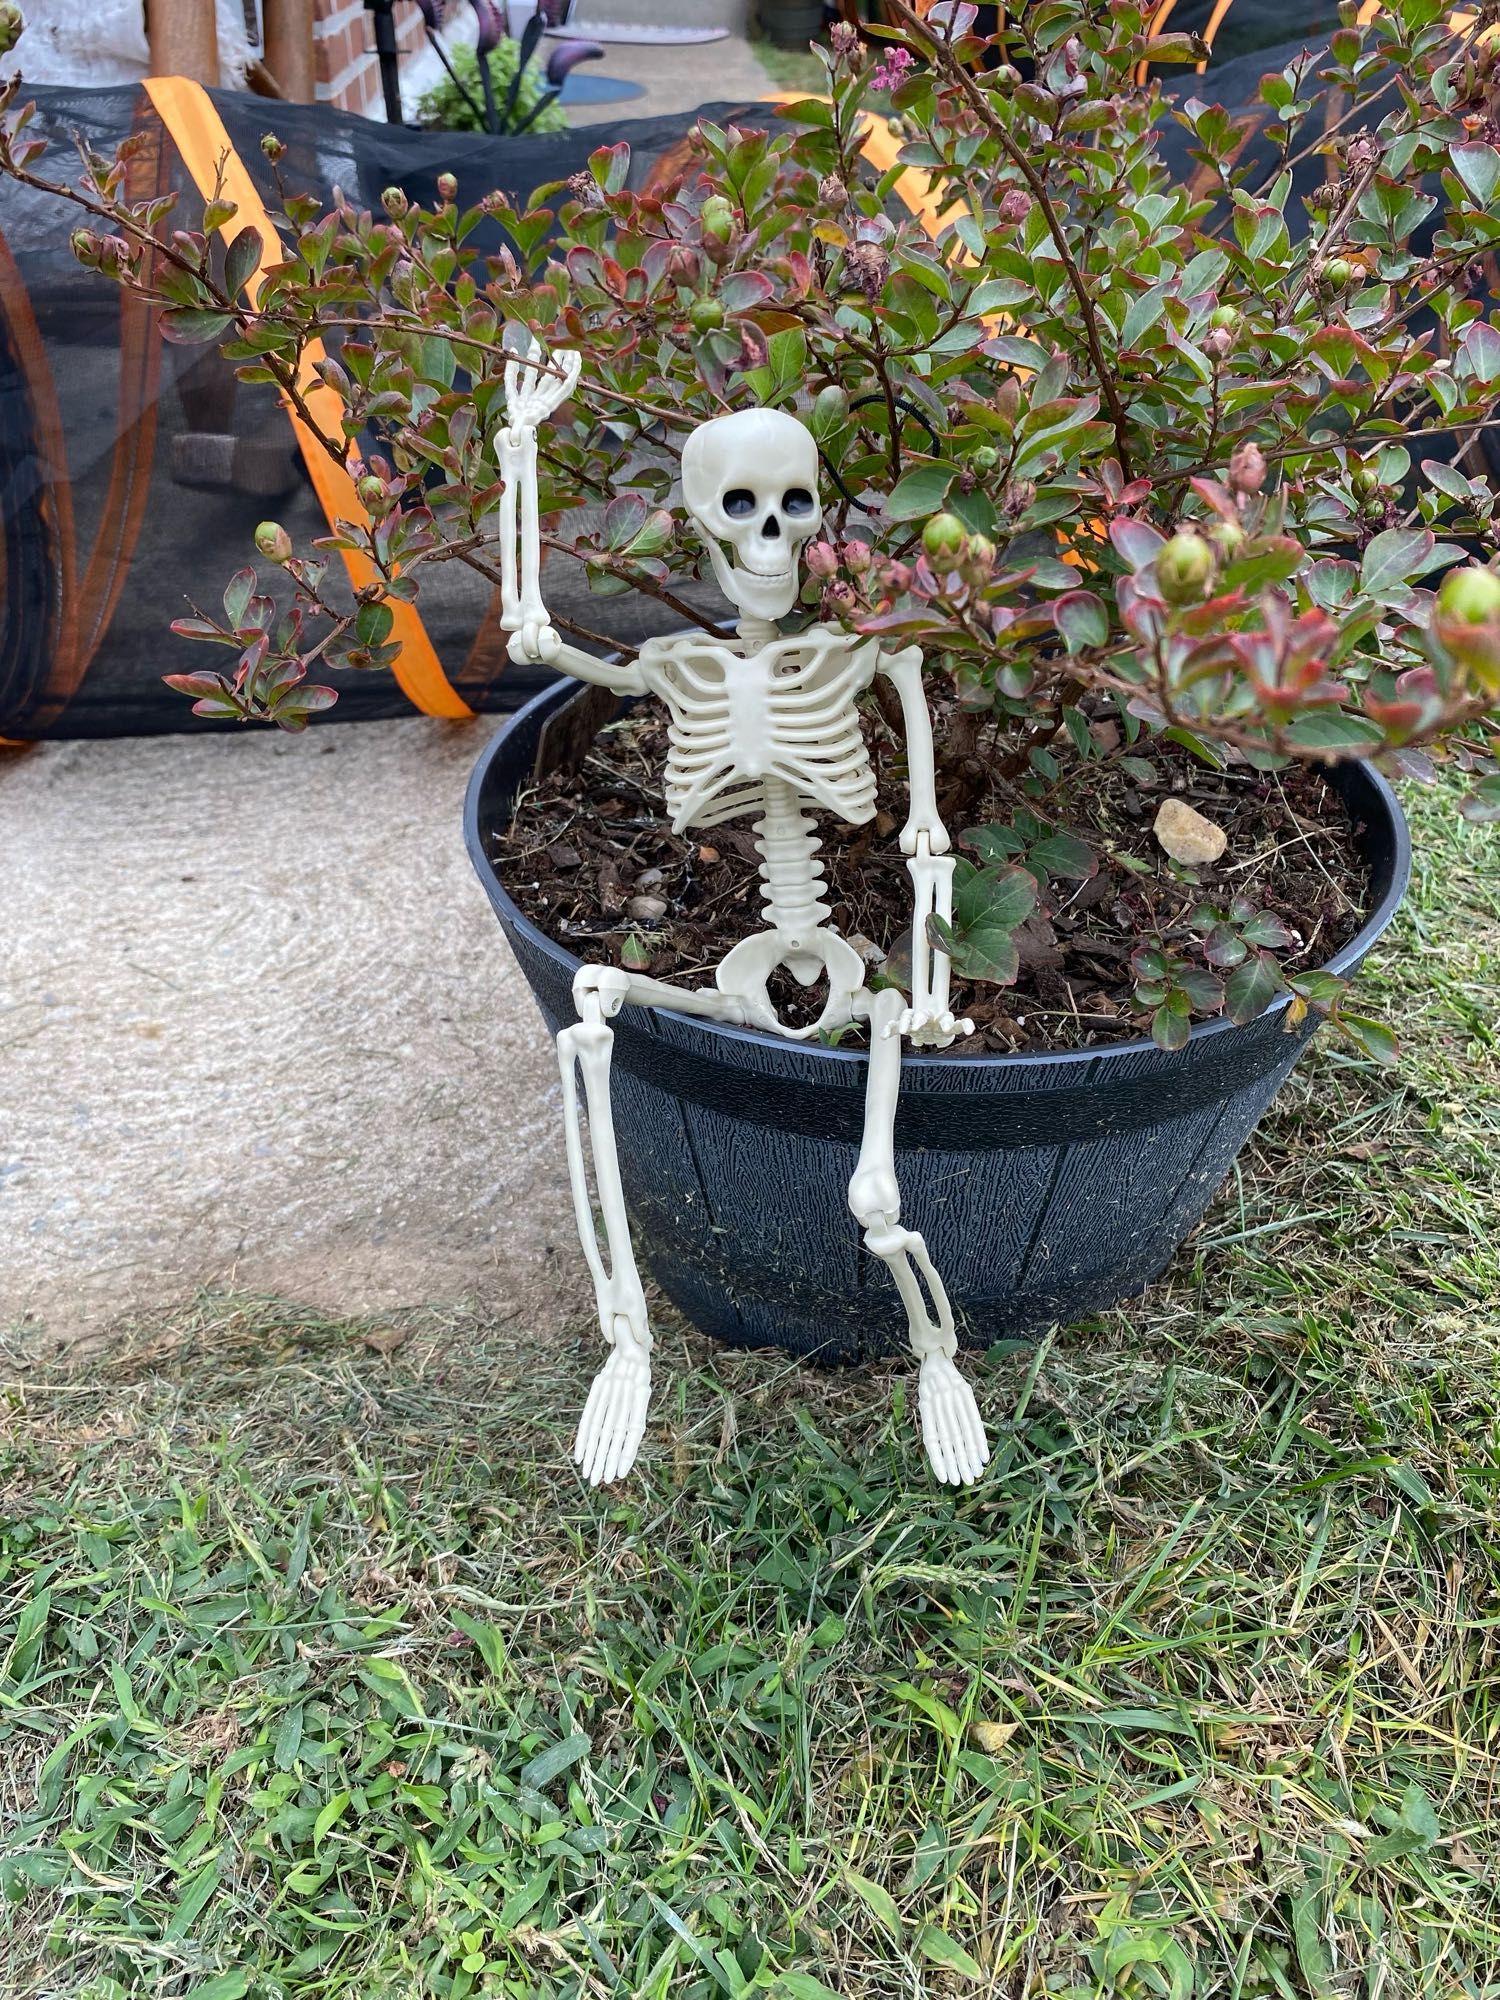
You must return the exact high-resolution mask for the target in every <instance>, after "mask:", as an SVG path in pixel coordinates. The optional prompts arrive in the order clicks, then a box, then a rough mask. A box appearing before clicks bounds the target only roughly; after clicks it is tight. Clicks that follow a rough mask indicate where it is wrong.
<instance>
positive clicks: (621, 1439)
mask: <svg viewBox="0 0 1500 2000" xmlns="http://www.w3.org/2000/svg"><path fill="white" fill-rule="evenodd" d="M633 1400H634V1399H633V1397H632V1395H631V1384H630V1378H629V1376H628V1375H627V1374H625V1373H624V1372H623V1371H622V1372H621V1373H620V1374H619V1375H617V1377H616V1379H615V1384H614V1396H613V1398H612V1400H611V1404H610V1416H611V1418H612V1421H611V1423H610V1427H609V1437H608V1439H607V1440H606V1444H605V1448H604V1450H603V1452H601V1454H600V1466H599V1484H600V1485H601V1486H608V1485H610V1484H611V1483H612V1482H613V1481H614V1480H616V1479H618V1478H619V1476H620V1474H621V1472H622V1471H623V1470H624V1467H623V1466H622V1465H621V1463H620V1461H621V1459H622V1458H624V1456H625V1453H626V1449H627V1447H628V1446H629V1443H630V1430H631V1417H632V1403H633Z"/></svg>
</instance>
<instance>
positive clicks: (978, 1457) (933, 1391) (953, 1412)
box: [917, 1354, 990, 1486]
mask: <svg viewBox="0 0 1500 2000" xmlns="http://www.w3.org/2000/svg"><path fill="white" fill-rule="evenodd" d="M917 1402H918V1405H919V1407H920V1409H921V1412H922V1443H923V1445H924V1446H925V1447H926V1451H927V1458H928V1462H929V1464H930V1465H931V1466H932V1469H933V1471H934V1472H935V1473H936V1474H937V1476H938V1478H939V1479H941V1480H942V1482H943V1484H944V1485H945V1486H970V1485H972V1484H973V1482H974V1481H975V1480H976V1479H977V1478H978V1477H979V1475H980V1473H981V1472H983V1470H984V1468H985V1466H986V1464H987V1463H988V1461H989V1456H990V1447H989V1443H988V1440H987V1439H986V1437H985V1435H984V1425H983V1424H982V1423H981V1422H980V1418H979V1406H978V1404H977V1403H976V1402H975V1401H974V1391H973V1390H972V1389H971V1388H970V1387H969V1385H968V1383H967V1382H966V1381H965V1380H964V1378H963V1376H962V1375H960V1374H959V1372H958V1370H957V1368H955V1367H954V1365H953V1362H952V1361H951V1360H950V1359H949V1357H948V1356H947V1355H946V1354H929V1355H927V1356H926V1357H925V1358H924V1360H923V1362H922V1372H921V1374H920V1376H919V1377H918V1382H917Z"/></svg>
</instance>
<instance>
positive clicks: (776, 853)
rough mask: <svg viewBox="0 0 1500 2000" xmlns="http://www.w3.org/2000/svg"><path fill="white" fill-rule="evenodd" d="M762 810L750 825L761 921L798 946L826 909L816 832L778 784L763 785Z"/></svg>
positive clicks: (771, 781)
mask: <svg viewBox="0 0 1500 2000" xmlns="http://www.w3.org/2000/svg"><path fill="white" fill-rule="evenodd" d="M765 807H766V809H765V813H764V814H763V816H762V817H761V818H760V819H758V820H757V821H756V823H755V844H756V846H757V847H758V848H759V849H760V853H761V864H760V874H761V880H762V882H763V883H764V885H765V886H764V887H763V888H762V890H761V895H762V897H763V899H764V901H765V906H766V918H767V921H768V922H769V923H770V925H771V928H772V929H773V930H778V931H781V932H783V933H785V935H786V936H787V937H788V938H790V939H792V940H793V941H797V942H800V940H801V939H803V938H804V937H806V935H807V934H808V932H809V931H815V930H817V929H818V927H819V926H820V925H821V924H822V923H823V922H824V921H825V919H826V918H827V916H828V905H827V904H826V903H825V902H824V901H823V899H822V897H821V896H820V895H819V893H818V884H819V882H820V881H821V880H822V878H823V864H822V862H821V861H819V860H818V858H817V856H818V829H817V826H816V825H815V823H814V822H813V821H812V820H810V819H809V818H808V817H807V815H806V814H805V813H804V812H803V811H802V810H801V803H800V801H799V799H798V796H797V793H796V792H795V791H794V790H793V789H792V787H791V786H790V785H788V784H787V783H786V782H785V781H784V780H783V779H780V778H767V779H766V781H765Z"/></svg>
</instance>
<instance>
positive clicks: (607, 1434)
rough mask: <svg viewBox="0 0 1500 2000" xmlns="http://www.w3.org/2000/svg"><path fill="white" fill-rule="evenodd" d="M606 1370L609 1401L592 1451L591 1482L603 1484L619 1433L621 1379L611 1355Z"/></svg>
mask: <svg viewBox="0 0 1500 2000" xmlns="http://www.w3.org/2000/svg"><path fill="white" fill-rule="evenodd" d="M607 1372H608V1374H609V1375H610V1378H611V1379H610V1384H609V1402H608V1404H607V1406H606V1408H605V1413H604V1423H603V1426H602V1429H601V1431H600V1436H599V1446H598V1450H597V1451H596V1452H595V1453H594V1468H593V1483H594V1485H595V1486H603V1485H604V1484H605V1483H606V1482H607V1481H608V1480H609V1478H610V1476H611V1467H612V1464H613V1461H614V1459H615V1456H616V1451H615V1446H616V1443H617V1441H618V1438H619V1434H620V1418H621V1414H622V1407H623V1398H622V1396H621V1387H622V1384H621V1381H620V1375H619V1369H618V1366H617V1364H616V1361H615V1359H614V1358H613V1357H611V1359H610V1361H609V1363H608V1366H607Z"/></svg>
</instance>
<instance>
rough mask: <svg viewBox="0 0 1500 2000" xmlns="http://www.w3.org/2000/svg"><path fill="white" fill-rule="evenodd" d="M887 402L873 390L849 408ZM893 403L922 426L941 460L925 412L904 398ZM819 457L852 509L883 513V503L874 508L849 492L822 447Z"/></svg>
mask: <svg viewBox="0 0 1500 2000" xmlns="http://www.w3.org/2000/svg"><path fill="white" fill-rule="evenodd" d="M885 400H886V398H885V395H884V393H883V392H882V391H881V390H879V389H872V390H871V391H870V393H869V395H868V396H856V397H855V399H854V401H853V402H852V403H851V404H850V405H849V408H850V411H851V412H853V411H855V410H862V409H863V408H864V407H865V405H866V404H867V403H881V404H883V403H884V402H885ZM891 402H892V403H894V405H895V407H896V408H897V409H898V410H900V411H901V412H902V413H903V414H904V415H906V416H908V417H913V418H915V419H916V421H917V422H918V423H919V424H920V425H921V426H922V428H923V430H924V431H926V433H927V435H928V437H929V438H930V439H931V441H932V449H933V451H934V453H935V454H936V456H938V457H939V458H941V457H942V452H943V448H942V441H941V439H940V438H939V437H938V434H937V432H936V431H935V430H934V429H933V426H932V420H931V418H930V417H928V416H927V415H925V413H924V412H923V411H921V410H919V409H918V408H917V406H916V404H915V403H909V402H907V400H906V398H905V397H904V396H893V397H892V398H891ZM818 456H819V458H821V459H822V461H823V470H824V471H825V472H826V473H827V474H828V477H829V478H830V479H831V480H832V481H833V483H834V485H835V486H836V487H837V488H838V489H839V491H840V493H842V494H843V496H844V498H845V499H846V500H847V501H848V502H849V505H850V506H851V507H858V509H859V511H860V512H861V513H862V514H878V513H880V512H881V509H882V507H883V506H884V502H883V501H879V502H877V503H876V504H875V505H874V506H873V507H872V506H871V505H870V503H869V501H868V500H861V499H860V497H859V495H858V494H857V493H851V492H850V491H849V489H848V487H847V486H846V485H845V484H844V482H843V480H842V479H841V478H840V477H839V471H838V467H837V466H836V465H835V464H834V463H833V460H832V459H831V458H830V457H829V456H828V454H827V452H826V451H824V449H823V447H822V445H819V446H818Z"/></svg>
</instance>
